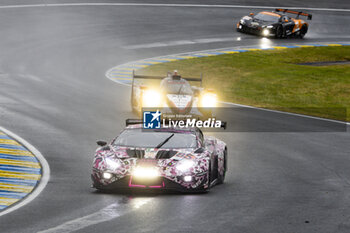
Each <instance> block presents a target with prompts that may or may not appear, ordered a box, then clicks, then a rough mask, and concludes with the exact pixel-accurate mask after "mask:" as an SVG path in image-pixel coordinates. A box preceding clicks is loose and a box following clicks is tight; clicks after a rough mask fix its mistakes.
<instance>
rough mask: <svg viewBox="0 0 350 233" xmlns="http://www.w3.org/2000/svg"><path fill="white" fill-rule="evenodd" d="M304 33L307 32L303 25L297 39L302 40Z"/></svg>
mask: <svg viewBox="0 0 350 233" xmlns="http://www.w3.org/2000/svg"><path fill="white" fill-rule="evenodd" d="M306 32H307V26H305V25H303V26H302V27H301V29H300V34H299V37H300V38H301V39H303V38H304V36H305V34H306Z"/></svg>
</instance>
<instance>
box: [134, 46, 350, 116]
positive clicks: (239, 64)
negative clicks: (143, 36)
mask: <svg viewBox="0 0 350 233" xmlns="http://www.w3.org/2000/svg"><path fill="white" fill-rule="evenodd" d="M324 61H350V46H334V47H312V48H293V49H278V50H264V51H251V52H245V53H237V54H227V55H219V56H210V57H203V58H192V59H186V60H179V61H174V62H167V63H162V64H156V65H152V66H149V67H146V68H144V69H141V70H139V71H138V74H148V75H164V74H166V72H167V71H171V70H174V69H177V70H178V71H179V72H180V73H181V74H182V76H184V77H185V76H190V77H199V75H200V73H203V75H204V81H203V84H204V87H206V88H211V89H214V90H215V91H216V92H217V93H218V96H219V98H220V100H222V101H228V102H234V103H239V104H245V105H251V106H256V107H262V108H269V109H276V110H282V111H290V112H295V113H300V114H307V115H313V116H319V117H325V118H331V119H337V120H347V121H350V113H349V111H347V109H348V108H349V107H350V64H342V65H330V66H306V65H298V63H306V62H324Z"/></svg>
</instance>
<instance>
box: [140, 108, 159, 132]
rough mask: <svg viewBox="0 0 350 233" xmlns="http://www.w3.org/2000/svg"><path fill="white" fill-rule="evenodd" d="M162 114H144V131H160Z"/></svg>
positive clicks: (152, 112)
mask: <svg viewBox="0 0 350 233" xmlns="http://www.w3.org/2000/svg"><path fill="white" fill-rule="evenodd" d="M161 115H162V113H161V112H159V110H157V111H155V112H154V111H144V112H143V128H144V129H160V127H161V124H160V117H161Z"/></svg>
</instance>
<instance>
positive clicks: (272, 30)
mask: <svg viewBox="0 0 350 233" xmlns="http://www.w3.org/2000/svg"><path fill="white" fill-rule="evenodd" d="M286 13H289V14H295V15H297V17H296V18H292V17H290V16H288V15H287V14H286ZM300 15H301V16H306V17H307V19H308V20H311V19H312V15H311V14H307V13H303V12H298V11H292V10H288V9H276V10H275V11H273V12H268V11H262V12H260V13H258V14H256V15H254V14H253V13H250V15H249V16H244V17H243V18H241V20H240V21H239V22H238V23H237V27H236V28H237V31H238V32H243V33H249V34H255V35H259V36H265V37H273V36H274V37H276V38H286V37H291V36H294V37H299V38H303V37H304V36H305V34H306V33H307V31H308V28H309V24H308V23H307V22H305V21H304V20H302V19H299V16H300Z"/></svg>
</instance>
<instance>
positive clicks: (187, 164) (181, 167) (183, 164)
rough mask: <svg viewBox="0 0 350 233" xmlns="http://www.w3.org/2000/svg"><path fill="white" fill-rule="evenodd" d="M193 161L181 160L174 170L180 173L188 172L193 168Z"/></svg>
mask: <svg viewBox="0 0 350 233" xmlns="http://www.w3.org/2000/svg"><path fill="white" fill-rule="evenodd" d="M194 164H195V163H194V161H193V160H189V159H185V160H181V161H180V162H178V163H177V164H176V169H177V170H178V171H180V172H186V171H188V170H189V169H190V168H191V167H193V166H194Z"/></svg>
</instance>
